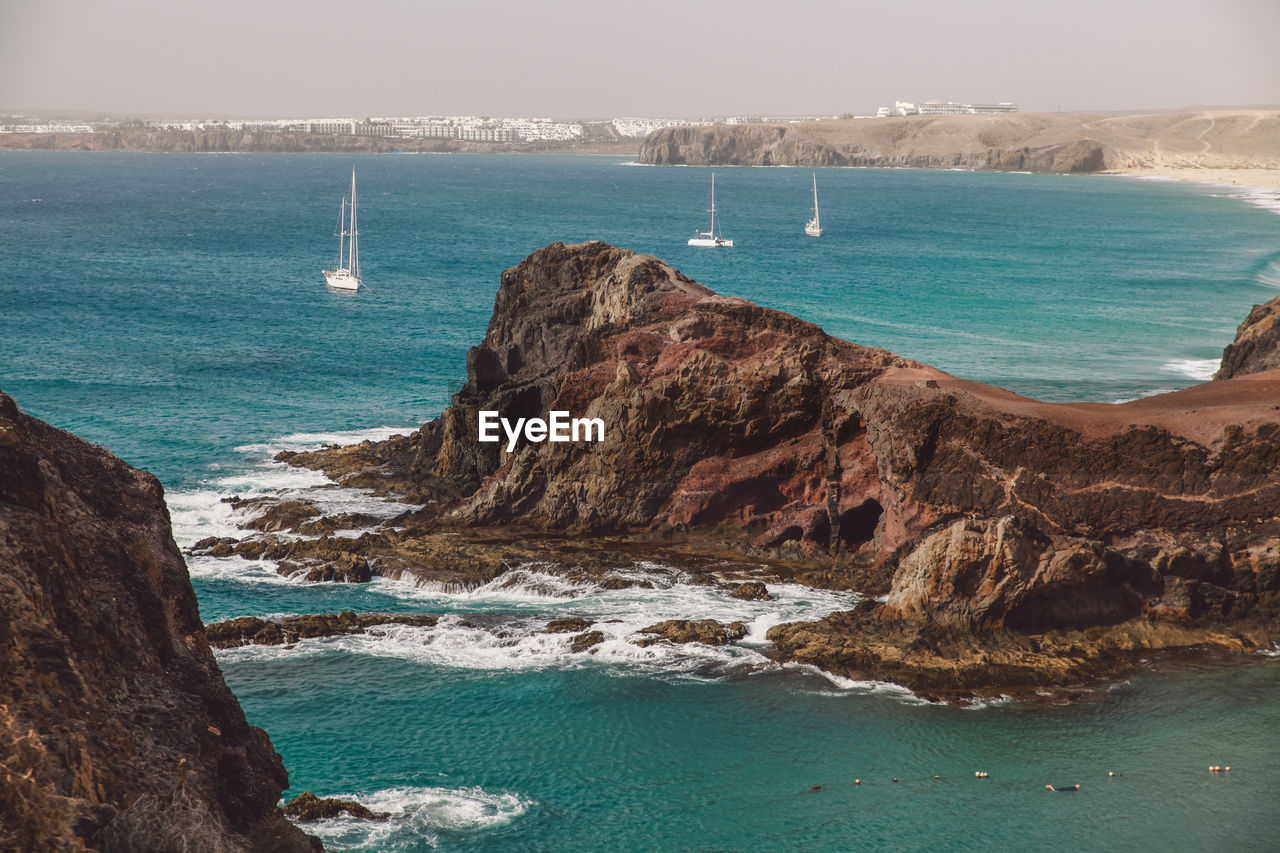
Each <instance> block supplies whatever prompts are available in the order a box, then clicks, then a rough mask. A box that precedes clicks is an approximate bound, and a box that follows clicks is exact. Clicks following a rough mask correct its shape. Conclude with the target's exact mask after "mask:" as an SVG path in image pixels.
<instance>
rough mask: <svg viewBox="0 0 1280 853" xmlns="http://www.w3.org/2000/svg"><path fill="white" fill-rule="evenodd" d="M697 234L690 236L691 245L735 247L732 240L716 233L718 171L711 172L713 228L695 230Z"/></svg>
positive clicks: (709, 247)
mask: <svg viewBox="0 0 1280 853" xmlns="http://www.w3.org/2000/svg"><path fill="white" fill-rule="evenodd" d="M694 234H696V235H697V236H694V237H690V238H689V245H690V246H704V247H706V248H708V249H718V248H719V247H721V246H728V247H729V248H732V247H733V241H732V240H726V239H725V238H723V237H720V236H718V235H717V234H716V173H715V172H712V173H711V229H710V230H709V231H695V232H694Z"/></svg>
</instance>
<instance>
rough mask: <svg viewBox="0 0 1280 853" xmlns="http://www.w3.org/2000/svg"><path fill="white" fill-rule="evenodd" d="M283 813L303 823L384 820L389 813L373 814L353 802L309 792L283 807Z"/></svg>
mask: <svg viewBox="0 0 1280 853" xmlns="http://www.w3.org/2000/svg"><path fill="white" fill-rule="evenodd" d="M284 813H285V814H286V815H288V816H289V817H291V818H293V819H294V820H297V821H302V822H304V823H306V822H310V821H315V820H327V819H329V818H335V817H341V816H342V815H348V816H349V817H354V818H359V819H360V820H386V819H387V818H389V817H391V815H390V813H389V812H374V811H370V810H369V809H368V808H367V807H365V806H362V805H361V804H360V803H358V802H356V801H355V800H340V799H337V798H335V797H317V796H316V795H315V794H313V793H311V792H310V791H303V792H302V793H301V794H299V795H298V796H296V797H294V798H293V799H292V800H290V801H289V802H287V803H285V805H284Z"/></svg>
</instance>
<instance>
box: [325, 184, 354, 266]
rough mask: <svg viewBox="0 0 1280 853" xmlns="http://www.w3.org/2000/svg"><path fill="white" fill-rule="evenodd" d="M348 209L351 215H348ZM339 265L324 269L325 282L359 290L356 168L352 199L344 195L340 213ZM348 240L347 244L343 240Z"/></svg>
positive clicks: (352, 185) (338, 232)
mask: <svg viewBox="0 0 1280 853" xmlns="http://www.w3.org/2000/svg"><path fill="white" fill-rule="evenodd" d="M348 211H350V215H349V216H348V213H347V212H348ZM337 234H338V265H337V266H336V267H335V268H333V269H331V270H324V283H325V284H327V285H329V286H330V287H332V288H334V289H335V290H359V289H360V286H361V281H360V239H359V238H360V234H359V232H358V231H357V230H356V170H355V169H352V170H351V200H350V202H348V201H347V197H346V196H343V197H342V208H341V212H340V213H339V214H338V231H337ZM344 239H345V241H346V245H344V244H343V241H344Z"/></svg>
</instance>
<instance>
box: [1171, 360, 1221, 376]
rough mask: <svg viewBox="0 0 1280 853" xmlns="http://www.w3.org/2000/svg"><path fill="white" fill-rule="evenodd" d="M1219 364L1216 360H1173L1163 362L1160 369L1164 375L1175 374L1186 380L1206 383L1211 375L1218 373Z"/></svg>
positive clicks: (1219, 361)
mask: <svg viewBox="0 0 1280 853" xmlns="http://www.w3.org/2000/svg"><path fill="white" fill-rule="evenodd" d="M1221 364H1222V360H1221V359H1218V358H1175V359H1173V360H1172V361H1168V362H1165V364H1164V366H1163V367H1162V368H1160V369H1161V370H1163V371H1164V372H1165V373H1176V374H1178V375H1179V376H1185V377H1187V378H1188V379H1198V380H1200V381H1201V382H1207V381H1209V380H1210V379H1212V378H1213V374H1215V373H1217V372H1218V367H1219V366H1220V365H1221Z"/></svg>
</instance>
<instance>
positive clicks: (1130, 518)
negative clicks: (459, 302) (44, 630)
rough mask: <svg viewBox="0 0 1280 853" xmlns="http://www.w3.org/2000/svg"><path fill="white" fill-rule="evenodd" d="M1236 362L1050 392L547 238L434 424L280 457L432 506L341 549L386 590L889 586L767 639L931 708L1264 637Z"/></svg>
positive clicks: (1262, 487)
mask: <svg viewBox="0 0 1280 853" xmlns="http://www.w3.org/2000/svg"><path fill="white" fill-rule="evenodd" d="M1246 361H1247V359H1246ZM1237 372H1238V373H1241V372H1242V373H1243V374H1247V375H1237V376H1236V378H1231V379H1223V380H1218V381H1215V382H1210V383H1206V384H1204V385H1199V386H1195V387H1193V388H1188V389H1186V390H1184V391H1179V392H1175V393H1172V394H1164V395H1160V396H1156V397H1150V398H1145V399H1142V400H1137V401H1133V402H1130V403H1125V404H1121V405H1108V404H1093V403H1080V404H1046V403H1040V402H1037V401H1035V400H1031V399H1028V398H1025V397H1020V396H1018V395H1016V394H1013V393H1010V392H1008V391H1004V390H1001V389H999V388H993V387H990V386H986V385H982V384H979V383H975V382H969V381H966V380H963V379H958V378H956V377H953V376H949V375H947V374H945V373H943V372H941V371H939V370H936V369H934V368H931V367H929V366H927V365H924V364H920V363H918V362H914V361H911V360H909V359H906V358H902V357H900V356H896V355H894V354H892V353H890V352H887V351H884V350H880V349H873V348H869V347H863V346H858V345H856V344H852V343H848V342H845V341H841V340H837V339H835V338H832V337H831V336H829V335H827V334H825V333H824V332H823V331H822V330H821V329H820V328H818V327H817V326H815V325H813V324H811V323H806V322H804V321H802V320H799V319H797V318H795V317H792V316H790V315H787V314H784V313H782V312H779V311H773V310H769V309H765V308H761V307H759V306H757V305H754V304H752V303H750V302H747V301H745V300H743V299H737V298H732V297H724V296H719V295H717V294H715V293H712V292H711V291H710V290H708V289H706V288H705V287H702V286H701V285H699V284H697V283H695V282H693V281H691V280H689V279H688V278H686V277H685V276H683V275H681V274H680V273H678V272H677V271H676V270H674V269H672V268H671V267H669V266H667V265H666V264H664V263H662V262H661V261H659V260H657V259H656V258H652V257H648V256H643V255H637V254H635V253H633V252H629V251H626V250H622V249H616V248H613V247H611V246H608V245H605V244H603V243H599V242H592V243H583V244H579V245H573V246H566V245H562V244H559V243H556V244H552V245H550V246H548V247H546V248H545V249H541V250H539V251H537V252H535V253H534V254H532V255H530V256H529V257H528V258H527V259H526V260H525V261H524V262H522V263H521V264H520V265H518V266H517V267H515V268H513V269H511V270H508V271H507V272H505V273H504V274H503V276H502V283H501V287H500V288H499V291H498V295H497V298H496V301H495V306H494V314H493V318H492V319H491V321H490V324H489V329H488V332H487V334H486V336H485V338H484V340H483V341H482V342H481V343H480V345H478V346H476V347H475V348H473V349H472V350H471V352H470V353H469V354H468V357H467V382H466V384H465V385H464V386H463V388H462V390H461V391H459V392H458V393H457V394H456V395H455V397H454V399H453V403H452V405H451V406H450V407H449V408H448V409H446V410H445V412H444V413H443V414H442V415H441V416H440V417H439V418H438V419H436V420H433V421H431V422H429V423H427V424H426V425H424V426H423V427H422V428H421V429H420V430H418V431H417V432H415V433H413V434H412V435H409V436H397V437H393V438H391V439H388V440H386V441H383V442H376V443H375V442H364V443H362V444H358V445H353V446H351V447H346V448H329V449H325V450H321V451H317V452H311V453H286V454H282V455H281V456H280V457H279V458H281V459H283V460H286V461H289V462H291V463H293V464H298V465H306V466H310V467H315V468H318V469H320V470H323V471H325V472H326V473H328V474H329V476H331V477H332V478H333V479H335V480H338V481H340V482H341V483H343V484H344V485H351V486H360V487H365V488H371V489H374V490H377V491H380V492H383V493H386V494H392V493H398V494H402V495H405V496H407V497H408V499H410V500H412V501H414V502H415V503H420V504H425V507H424V508H423V509H421V510H419V511H417V512H414V513H409V514H406V515H405V516H402V517H401V518H399V519H397V520H396V521H395V524H396V526H397V527H398V528H400V529H398V530H394V531H383V532H380V533H379V534H377V535H373V534H366V535H365V536H362V537H361V538H359V539H355V540H345V541H346V542H347V543H348V544H346V545H345V546H343V547H348V548H352V549H355V550H358V551H359V552H360V553H362V554H365V555H367V556H368V557H369V559H370V562H371V564H372V565H373V566H374V571H375V572H378V573H381V570H382V567H383V566H384V565H386V566H387V569H388V573H389V574H390V575H391V576H404V575H408V576H418V577H427V578H436V579H438V578H439V577H440V574H439V573H440V572H441V571H444V570H445V568H446V567H447V566H449V565H464V566H465V565H469V564H470V565H473V566H475V568H477V569H478V570H479V571H478V572H477V573H475V574H472V575H467V574H466V573H456V574H455V575H454V577H456V578H457V579H458V581H459V582H460V583H461V584H463V585H465V584H466V583H467V582H468V578H471V579H473V580H474V579H476V578H483V579H486V580H492V579H493V578H498V577H501V576H502V575H503V573H504V572H506V571H508V569H509V567H510V566H511V565H515V564H517V563H516V562H515V561H513V560H512V559H509V558H511V557H516V558H517V559H519V560H524V561H532V560H538V559H542V560H551V561H557V562H560V563H562V564H564V565H567V566H570V567H575V569H574V570H578V569H579V568H580V569H581V570H582V571H585V572H592V571H595V572H600V571H605V572H607V571H608V570H609V566H610V565H611V562H614V563H619V564H620V563H623V562H625V561H626V560H632V561H634V560H636V559H639V558H640V556H639V555H643V556H644V557H645V558H647V559H653V560H659V559H660V560H665V561H669V562H673V563H675V564H678V565H681V566H682V567H683V566H685V565H687V564H689V565H696V566H698V567H699V568H698V569H697V571H696V572H695V575H697V574H698V573H701V575H702V576H704V577H706V579H707V581H708V582H720V581H719V580H717V576H718V575H723V574H725V573H729V574H732V573H734V572H738V571H740V570H742V569H743V568H744V567H745V566H750V565H751V564H755V565H756V566H760V567H762V568H763V571H762V572H761V575H762V576H763V578H764V579H766V580H767V579H768V578H769V577H774V578H780V579H791V580H800V581H802V582H804V583H809V584H811V585H816V586H830V587H838V588H852V589H858V590H861V591H863V592H864V593H866V594H868V595H882V596H884V597H885V598H884V600H883V601H879V602H875V601H873V602H864V605H863V606H862V607H860V608H859V609H857V610H855V611H852V612H846V613H842V614H835V615H833V616H831V617H829V618H827V619H824V620H821V621H819V622H816V623H807V624H792V625H779V626H776V627H775V628H774V629H772V631H771V632H770V635H769V636H770V639H771V640H773V642H774V643H775V644H776V646H777V650H778V655H779V656H780V657H781V658H783V659H790V660H798V661H803V662H807V663H813V664H816V665H818V666H820V667H823V668H824V669H827V670H829V671H833V672H837V673H843V674H848V675H853V676H859V677H875V678H886V679H891V680H894V681H897V682H900V683H903V684H906V685H908V686H917V687H928V688H929V689H932V690H939V691H945V690H966V689H973V688H999V687H1007V686H1017V685H1027V686H1031V685H1047V684H1066V683H1069V682H1073V681H1077V680H1080V679H1087V678H1090V677H1093V676H1097V675H1100V674H1105V673H1110V672H1113V671H1115V670H1117V669H1119V668H1123V667H1124V666H1125V665H1127V662H1128V661H1130V660H1132V659H1133V658H1134V657H1135V655H1136V653H1138V652H1143V651H1147V650H1154V649H1182V648H1192V647H1212V648H1218V649H1225V650H1231V651H1237V652H1248V651H1253V650H1255V649H1258V648H1260V647H1262V646H1264V645H1266V644H1268V643H1270V642H1272V641H1273V640H1274V639H1275V637H1276V635H1277V620H1276V614H1277V593H1278V592H1280V520H1278V519H1277V514H1278V512H1280V472H1278V469H1277V462H1280V373H1278V372H1276V371H1274V370H1262V371H1261V372H1256V373H1249V372H1248V365H1247V364H1245V365H1243V366H1242V367H1237ZM481 410H496V411H498V412H501V413H502V415H503V416H504V417H506V418H508V419H514V418H518V417H532V416H543V417H545V416H546V415H547V413H548V412H549V411H550V410H565V411H569V412H571V413H572V414H573V415H574V416H575V417H576V416H585V417H600V418H602V419H603V420H604V422H605V424H606V425H607V432H606V436H605V440H604V441H603V442H600V443H582V442H580V443H572V442H570V443H550V442H544V443H529V442H522V443H521V444H520V445H518V446H517V447H516V448H515V449H514V450H513V451H512V452H507V451H506V449H505V444H495V443H481V442H478V441H477V422H478V412H479V411H481ZM319 541H320V542H323V543H324V544H323V545H322V546H321V545H317V546H315V547H325V548H329V547H333V545H332V544H331V541H330V540H328V539H325V540H319ZM277 544H279V545H280V547H284V545H283V544H282V543H277ZM245 545H246V547H248V548H251V549H252V548H267V549H268V550H269V549H270V548H273V547H276V545H273V544H272V543H270V542H267V543H265V544H264V543H253V542H248V543H245ZM289 547H300V546H299V545H298V544H297V543H291V544H290V546H289ZM451 561H452V562H451Z"/></svg>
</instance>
